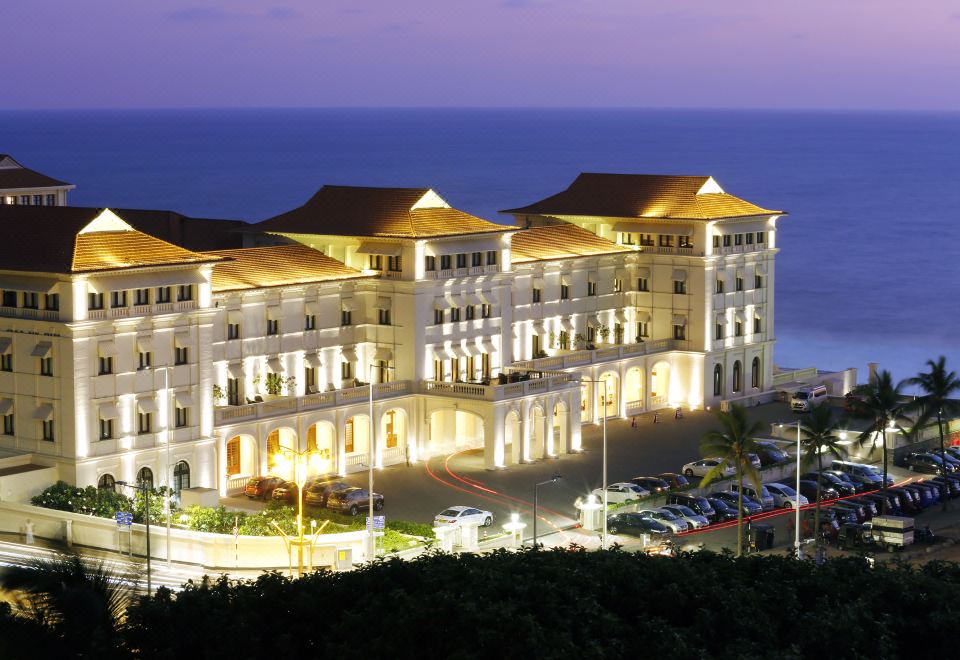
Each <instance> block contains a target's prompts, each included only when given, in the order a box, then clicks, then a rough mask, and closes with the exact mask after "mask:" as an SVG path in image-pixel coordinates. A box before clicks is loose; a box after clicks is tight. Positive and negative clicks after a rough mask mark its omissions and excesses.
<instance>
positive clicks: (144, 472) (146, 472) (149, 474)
mask: <svg viewBox="0 0 960 660" xmlns="http://www.w3.org/2000/svg"><path fill="white" fill-rule="evenodd" d="M137 486H139V487H140V488H149V489H150V490H153V470H151V469H150V468H148V467H145V468H140V471H139V472H137Z"/></svg>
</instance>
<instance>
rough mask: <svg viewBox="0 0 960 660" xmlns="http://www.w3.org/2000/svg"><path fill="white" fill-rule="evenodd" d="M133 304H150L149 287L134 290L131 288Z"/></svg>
mask: <svg viewBox="0 0 960 660" xmlns="http://www.w3.org/2000/svg"><path fill="white" fill-rule="evenodd" d="M133 304H134V305H149V304H150V289H134V290H133Z"/></svg>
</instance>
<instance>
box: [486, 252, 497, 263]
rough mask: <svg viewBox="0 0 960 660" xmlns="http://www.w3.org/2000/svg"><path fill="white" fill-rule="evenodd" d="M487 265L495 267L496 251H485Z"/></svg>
mask: <svg viewBox="0 0 960 660" xmlns="http://www.w3.org/2000/svg"><path fill="white" fill-rule="evenodd" d="M487 265H488V266H496V265H497V251H496V250H487Z"/></svg>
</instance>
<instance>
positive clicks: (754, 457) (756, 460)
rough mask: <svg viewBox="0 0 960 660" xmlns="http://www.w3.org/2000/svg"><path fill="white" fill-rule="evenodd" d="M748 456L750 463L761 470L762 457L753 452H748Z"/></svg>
mask: <svg viewBox="0 0 960 660" xmlns="http://www.w3.org/2000/svg"><path fill="white" fill-rule="evenodd" d="M747 458H748V459H749V460H750V465H752V466H753V467H754V468H756V469H757V470H759V469H760V468H762V467H763V463H761V462H760V457H759V456H758V455H757V454H754V453H753V452H751V453H749V454H747Z"/></svg>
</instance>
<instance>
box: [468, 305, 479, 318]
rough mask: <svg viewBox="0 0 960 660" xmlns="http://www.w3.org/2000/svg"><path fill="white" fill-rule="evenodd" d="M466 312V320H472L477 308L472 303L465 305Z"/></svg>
mask: <svg viewBox="0 0 960 660" xmlns="http://www.w3.org/2000/svg"><path fill="white" fill-rule="evenodd" d="M466 312H467V320H468V321H472V320H473V318H474V316H476V313H477V308H476V307H474V306H473V305H467V307H466Z"/></svg>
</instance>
